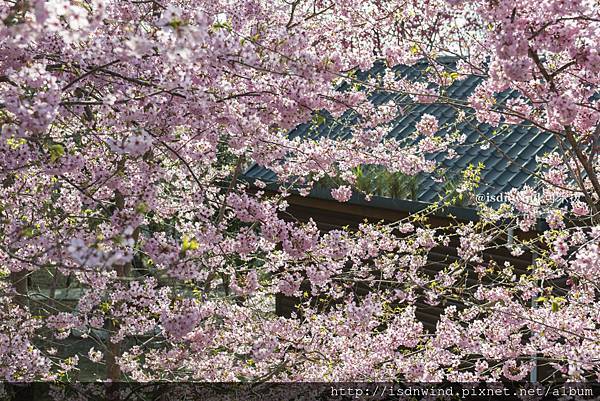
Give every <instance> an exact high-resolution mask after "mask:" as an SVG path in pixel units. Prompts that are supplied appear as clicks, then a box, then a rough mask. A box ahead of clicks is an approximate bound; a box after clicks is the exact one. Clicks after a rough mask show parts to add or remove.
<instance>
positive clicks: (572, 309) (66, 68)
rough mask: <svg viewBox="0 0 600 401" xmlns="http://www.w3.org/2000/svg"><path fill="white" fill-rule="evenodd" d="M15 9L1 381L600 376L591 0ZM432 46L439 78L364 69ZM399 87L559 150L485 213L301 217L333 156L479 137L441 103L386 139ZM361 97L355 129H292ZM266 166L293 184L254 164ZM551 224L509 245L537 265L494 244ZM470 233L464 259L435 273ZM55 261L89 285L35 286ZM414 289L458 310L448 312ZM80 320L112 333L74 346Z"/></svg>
mask: <svg viewBox="0 0 600 401" xmlns="http://www.w3.org/2000/svg"><path fill="white" fill-rule="evenodd" d="M0 17H1V19H2V23H1V24H0V43H1V48H2V52H1V53H0V124H1V127H2V128H1V136H0V150H1V151H0V194H1V196H0V216H1V217H0V268H1V272H2V277H3V279H2V286H1V287H0V293H1V294H0V305H1V306H0V315H2V320H1V323H0V327H2V330H1V331H0V374H1V377H2V378H3V380H7V381H23V380H34V379H38V380H76V379H77V377H78V376H77V372H78V364H79V363H81V361H82V360H86V361H88V362H89V363H91V364H96V365H98V366H102V369H105V372H106V374H105V379H109V380H112V381H118V380H121V379H124V378H127V379H128V380H135V381H153V380H173V381H179V380H193V381H238V380H243V381H320V380H324V379H325V380H331V381H342V380H412V381H442V380H448V381H492V380H500V379H503V380H523V379H526V378H527V377H528V375H529V374H530V372H531V370H532V369H533V367H534V365H535V364H538V365H541V364H543V365H544V366H546V367H547V368H549V369H551V370H552V373H553V374H554V375H555V376H554V377H555V378H561V379H569V380H576V381H578V380H584V379H590V378H592V379H596V380H597V379H598V378H599V377H600V360H599V359H598V355H600V345H599V344H600V314H599V313H598V311H599V310H600V300H599V294H598V290H599V288H598V282H600V250H599V238H600V226H599V217H598V216H599V212H600V181H599V178H598V174H599V172H600V161H599V158H598V156H597V153H598V151H599V147H598V146H599V143H600V142H599V140H600V138H599V136H600V122H599V120H600V104H599V97H598V83H599V80H600V54H599V49H598V43H599V42H600V7H598V4H597V3H596V2H594V1H593V0H570V1H565V0H548V1H544V2H534V1H529V0H476V1H457V0H452V1H450V0H447V1H442V0H432V1H416V0H397V1H396V0H394V1H377V0H360V1H355V0H310V1H305V0H294V1H283V0H281V1H279V0H278V1H261V0H244V1H237V0H230V1H225V0H211V1H202V0H196V1H190V0H178V1H174V0H148V1H116V0H83V1H69V0H51V1H42V0H30V1H22V0H15V1H5V2H3V3H2V5H1V6H0ZM445 56H452V57H453V58H454V59H455V60H456V62H455V64H454V67H452V68H451V69H450V70H449V69H448V65H446V64H443V63H442V62H441V61H440V58H442V57H445ZM423 60H425V61H427V63H428V67H427V69H426V77H425V78H426V80H424V81H418V82H415V81H411V80H408V79H402V78H399V77H397V76H395V75H394V73H393V71H392V70H391V69H389V70H388V72H386V73H385V74H384V75H382V76H379V77H371V78H369V79H367V80H360V79H358V78H357V75H356V71H357V70H358V69H360V70H363V71H365V70H368V69H369V68H370V67H372V66H373V65H374V64H375V63H381V62H383V63H385V64H386V65H387V66H389V67H392V66H395V65H398V64H407V65H413V64H415V63H417V62H421V61H423ZM470 75H477V76H481V77H482V78H484V79H483V80H482V83H481V84H480V85H479V86H478V87H477V88H476V89H475V91H474V93H473V94H472V95H471V97H470V98H469V100H468V102H465V101H463V100H461V99H453V98H452V97H450V96H448V95H447V92H446V90H445V89H446V88H447V87H448V86H449V85H451V84H452V82H454V81H455V80H460V79H464V78H466V77H467V76H470ZM340 88H344V89H340ZM381 90H385V91H389V92H394V93H401V94H403V95H406V99H407V102H412V103H433V102H437V103H443V104H449V105H452V106H453V107H455V108H456V109H457V111H458V112H459V113H463V114H462V115H464V116H466V117H465V118H470V116H471V117H473V118H475V119H476V121H477V122H480V123H487V124H490V125H492V126H497V127H499V128H501V127H502V126H506V125H509V124H523V123H527V124H530V125H533V126H535V127H538V128H539V129H540V130H541V131H546V132H548V133H550V134H551V135H553V136H554V138H555V139H556V141H557V143H558V146H557V149H556V151H555V152H554V153H552V154H548V155H546V156H544V157H543V158H541V159H540V160H538V168H537V169H536V170H535V171H532V172H530V173H531V174H532V175H534V176H535V177H536V179H537V181H538V184H539V185H538V186H536V187H535V188H533V187H524V188H519V189H515V190H514V191H512V192H511V193H510V194H508V201H507V202H505V204H504V205H502V206H501V207H500V208H496V209H492V208H490V207H487V206H485V205H479V206H480V207H479V209H480V220H479V221H478V222H473V223H469V224H458V223H457V224H456V225H453V226H451V227H446V228H432V227H431V226H429V225H428V220H427V219H428V216H429V215H430V213H432V212H433V210H434V209H436V208H439V207H443V204H441V203H440V204H434V205H432V207H431V208H429V209H427V210H426V211H424V212H423V213H419V214H416V215H413V216H411V217H410V218H408V219H405V220H402V221H398V222H393V223H389V224H388V223H386V224H376V223H365V224H362V225H360V227H358V229H356V230H350V229H348V230H333V231H329V232H323V231H320V230H319V229H318V227H317V225H316V224H315V223H314V222H313V221H309V222H298V221H290V220H289V219H284V215H285V211H286V209H287V208H288V203H287V202H286V197H287V196H288V195H289V194H290V193H291V192H293V191H301V193H307V192H308V190H310V188H311V187H312V186H313V185H314V184H315V183H316V182H318V180H319V179H322V178H323V177H332V178H333V179H334V180H335V182H337V183H338V184H337V185H335V186H334V187H333V188H332V191H331V195H332V197H333V198H334V199H336V200H337V201H339V202H345V201H347V200H348V199H350V197H351V196H352V194H353V193H356V192H357V191H358V190H357V188H356V186H355V185H354V182H353V179H354V178H353V175H352V174H351V171H352V169H354V168H356V167H357V166H361V165H377V166H380V167H382V168H384V169H386V170H387V171H390V172H401V173H402V174H405V175H408V176H414V175H416V174H429V173H432V172H434V171H436V168H437V166H436V164H435V162H434V161H432V158H431V157H428V156H431V155H436V154H440V153H443V154H445V155H446V157H448V158H452V157H454V152H453V147H454V146H455V145H457V144H459V143H461V141H462V140H464V139H463V138H462V137H461V135H460V133H457V134H456V133H454V132H452V131H442V128H443V124H441V123H440V122H439V121H437V119H436V118H435V117H434V116H432V115H426V116H423V118H422V119H421V120H420V121H419V122H418V124H417V130H418V132H417V135H420V137H421V139H420V141H419V142H418V144H417V145H411V146H409V145H406V144H405V143H402V142H400V141H397V140H391V139H389V138H387V133H388V132H389V129H390V121H392V120H393V119H394V118H395V117H396V116H397V115H398V113H402V112H403V109H402V105H400V104H396V103H394V102H390V103H386V104H383V105H381V106H374V105H373V104H372V103H371V102H370V101H369V95H370V94H371V93H374V92H376V91H381ZM506 92H511V93H514V94H515V96H512V97H508V98H507V97H499V96H498V94H500V93H506ZM347 110H353V112H355V113H356V115H357V116H358V118H357V121H355V123H354V124H353V125H352V134H353V135H352V138H351V139H348V140H337V139H330V138H322V139H320V140H316V141H315V140H311V139H309V138H300V137H294V138H292V137H290V136H288V132H289V130H290V129H292V128H293V127H295V126H296V125H298V124H300V123H305V122H311V121H312V122H313V123H314V124H319V123H320V118H319V116H321V114H320V113H321V112H322V111H326V112H327V113H329V115H330V116H331V118H333V119H339V118H340V117H341V116H342V115H343V113H344V112H345V111H347ZM443 132H450V133H443ZM481 143H486V144H487V145H488V146H493V145H494V138H486V137H483V136H482V138H481ZM251 163H258V164H259V165H261V166H264V167H267V168H269V169H271V170H272V171H274V172H275V173H276V174H277V177H278V180H279V190H278V191H277V193H276V194H273V193H272V192H269V191H265V190H264V189H262V188H261V186H263V183H261V182H257V183H255V184H254V186H253V187H250V185H249V184H248V183H247V182H245V181H244V180H242V179H241V175H242V173H243V171H244V169H245V168H247V167H248V166H249V165H250V164H251ZM465 177H467V178H468V179H466V180H465V182H464V183H463V185H462V187H461V188H459V190H460V191H463V192H465V191H469V190H470V189H472V187H473V185H476V184H477V171H471V170H470V171H466V172H465ZM557 199H563V200H564V199H566V201H561V202H557V201H556V200H557ZM539 219H543V220H545V221H546V222H547V224H548V226H549V228H548V229H547V230H545V231H543V232H542V233H540V234H539V235H538V234H535V233H534V234H532V235H531V236H529V237H527V239H524V237H523V238H522V237H519V236H516V237H515V239H514V242H513V243H512V244H510V245H506V246H509V248H510V251H511V252H513V253H514V254H519V253H520V252H523V251H524V250H527V251H530V252H534V253H535V254H536V255H537V258H536V260H535V261H534V262H532V266H531V268H530V269H529V270H528V271H527V272H525V273H524V274H520V275H517V273H516V272H515V268H514V266H513V265H512V264H511V262H509V261H506V263H504V265H498V264H495V265H494V264H493V263H492V262H491V261H490V260H489V259H488V258H486V256H485V250H486V249H490V248H495V247H498V246H499V245H498V238H499V233H507V232H508V231H509V230H513V229H516V230H519V231H520V232H531V231H532V230H533V228H534V225H535V224H536V223H537V221H538V220H539ZM457 238H459V239H460V241H459V247H458V254H459V260H458V261H456V262H454V263H452V264H450V265H448V266H447V267H445V268H443V269H441V270H440V271H439V272H437V273H436V275H435V276H434V277H432V276H431V275H428V274H427V273H426V272H424V271H423V269H422V267H423V266H424V265H425V264H426V263H427V260H428V255H429V253H430V251H431V250H432V249H433V248H434V247H436V246H439V245H443V244H448V243H449V241H451V240H453V239H457ZM502 246H505V245H502ZM41 273H43V274H46V275H51V276H52V277H69V280H71V281H72V282H74V283H76V285H77V286H78V287H80V288H81V289H82V293H81V296H80V297H79V299H78V300H77V301H76V302H75V304H72V305H71V304H68V303H64V302H60V301H59V300H57V299H56V298H55V297H54V296H53V293H54V287H53V289H52V290H51V291H50V293H49V294H46V295H44V296H40V294H37V295H36V291H35V288H34V287H33V286H30V288H28V285H27V282H28V280H31V277H32V276H33V277H35V275H36V274H41ZM473 274H475V275H476V282H475V283H473V282H472V280H468V277H471V276H472V275H473ZM303 283H306V285H304V284H303ZM490 283H492V284H490ZM33 284H35V281H34V282H33ZM357 284H361V285H363V286H366V287H367V288H368V291H367V292H366V295H361V296H358V295H355V291H354V289H355V288H356V285H357ZM278 293H282V294H286V295H289V296H295V297H298V299H300V301H299V303H300V305H299V306H298V311H297V313H296V314H295V316H293V317H292V318H284V317H280V316H276V315H275V314H274V313H273V311H272V307H271V306H270V303H271V302H272V299H273V296H274V294H278ZM34 295H35V296H34ZM452 301H459V302H460V307H457V306H456V305H455V304H453V303H452ZM418 302H426V303H429V304H431V305H438V306H441V307H442V309H443V312H442V314H441V317H440V320H439V323H438V324H437V326H436V328H435V330H434V331H431V330H427V329H426V328H424V326H423V324H422V323H421V322H420V321H419V319H417V316H416V305H417V303H418ZM75 334H77V335H78V336H83V337H84V338H87V339H88V340H89V341H90V344H94V346H93V347H90V349H89V350H86V351H85V352H83V353H76V354H72V355H62V354H61V353H58V354H57V353H56V349H55V347H54V346H53V344H55V343H57V342H58V343H60V342H61V341H68V338H69V336H72V335H75Z"/></svg>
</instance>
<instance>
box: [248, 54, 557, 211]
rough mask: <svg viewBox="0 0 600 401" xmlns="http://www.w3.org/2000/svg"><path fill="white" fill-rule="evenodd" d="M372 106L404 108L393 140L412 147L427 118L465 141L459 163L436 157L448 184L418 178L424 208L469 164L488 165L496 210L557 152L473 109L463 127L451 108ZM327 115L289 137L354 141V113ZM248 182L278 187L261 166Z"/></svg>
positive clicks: (457, 94)
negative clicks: (539, 162) (486, 120)
mask: <svg viewBox="0 0 600 401" xmlns="http://www.w3.org/2000/svg"><path fill="white" fill-rule="evenodd" d="M446 63H447V66H448V67H449V68H452V66H453V62H452V60H451V59H448V60H447V62H446ZM426 67H427V64H426V63H421V64H416V65H414V66H405V65H399V66H396V67H394V68H393V71H394V72H395V73H396V75H397V76H398V77H403V78H409V79H412V80H419V79H420V77H422V74H423V70H424V69H425V68H426ZM385 68H386V67H385V66H384V65H382V64H378V65H376V66H374V67H373V68H372V69H371V70H369V71H367V72H359V73H358V74H357V79H358V80H364V79H366V78H368V77H373V76H376V75H379V74H382V73H383V72H384V70H385ZM482 79H483V78H481V77H478V76H468V77H466V78H465V79H461V80H456V81H455V82H454V83H453V84H452V85H451V86H450V87H448V88H447V92H446V97H448V98H451V99H457V100H462V101H465V102H466V101H467V99H468V97H469V96H470V95H471V93H472V92H473V91H474V89H475V87H476V86H477V85H478V84H480V83H481V82H482ZM343 89H344V87H343V86H342V87H340V90H343ZM511 96H515V94H514V93H511V92H506V93H502V94H500V95H498V96H497V98H498V100H505V99H507V98H508V97H511ZM370 100H371V102H373V103H374V104H375V105H380V104H382V103H385V102H388V101H390V100H392V101H394V102H396V103H397V104H401V105H402V107H403V109H404V113H403V114H402V115H400V116H398V117H397V118H396V119H395V120H394V121H393V122H392V129H391V130H390V132H389V135H388V138H395V139H397V140H402V141H406V142H405V143H407V144H413V143H415V142H416V141H418V139H417V138H415V137H414V136H411V134H412V133H413V132H414V131H415V124H416V122H417V121H419V119H420V118H421V116H422V115H423V114H431V115H434V116H436V117H437V118H438V120H439V125H440V127H443V126H445V125H449V126H451V127H450V128H444V129H445V130H448V129H450V130H452V131H454V130H457V129H458V130H459V131H460V132H461V133H462V134H464V135H466V141H465V142H464V143H463V144H461V145H459V146H457V147H456V148H455V150H456V152H457V154H458V156H457V157H455V158H453V159H446V158H445V156H444V155H443V154H438V155H436V156H435V159H436V161H437V162H439V165H440V167H442V168H443V169H445V178H444V179H443V180H441V182H440V180H434V179H433V177H431V176H427V175H424V174H421V175H419V176H418V177H417V185H416V189H417V198H416V200H418V201H421V202H434V201H436V200H438V199H439V197H440V194H443V193H444V192H445V185H447V183H448V182H449V181H456V180H458V179H459V177H460V172H461V171H462V170H463V169H464V168H465V167H467V166H468V165H470V164H472V165H474V166H477V165H478V164H479V163H483V165H484V166H485V167H484V168H483V170H482V172H481V182H480V186H479V188H478V189H477V190H476V192H477V193H479V194H483V195H484V196H485V199H487V200H489V202H487V203H489V204H490V205H497V204H498V202H495V201H494V199H499V198H500V196H499V194H501V193H505V192H507V191H509V190H510V189H512V188H521V187H522V186H523V185H525V184H529V185H533V177H532V172H534V171H535V169H536V156H542V155H544V154H545V153H547V152H550V151H552V150H554V149H555V146H556V144H555V139H554V138H553V136H552V135H551V134H550V133H547V132H543V131H540V130H539V129H537V128H536V127H533V126H531V125H525V124H521V125H506V124H501V125H500V127H492V126H490V125H489V124H482V123H479V122H477V120H475V119H474V112H473V110H471V109H466V116H467V118H466V119H464V120H463V121H462V122H460V123H458V122H457V121H456V120H457V115H458V110H457V109H456V108H455V107H454V106H452V105H449V104H443V103H438V102H434V103H431V104H421V103H416V102H410V101H409V99H408V97H407V96H406V95H401V94H398V93H389V92H384V91H379V92H376V93H374V94H373V95H371V96H370ZM407 103H408V104H407ZM322 115H323V116H324V117H325V121H324V122H321V124H320V125H319V126H318V127H315V125H314V123H310V122H309V123H305V124H301V125H299V126H298V127H296V128H295V129H293V130H292V131H290V133H289V135H290V137H297V136H301V137H305V138H312V139H319V138H323V137H329V138H348V137H350V135H351V133H350V129H349V128H348V125H351V123H352V122H353V121H355V120H356V116H355V115H354V113H352V112H346V113H345V114H344V115H343V116H342V117H341V120H344V122H345V123H344V124H340V123H339V121H338V122H335V121H334V119H333V118H332V117H331V116H330V115H329V114H327V113H322ZM443 131H444V130H442V131H441V132H443ZM483 138H489V139H491V143H492V144H491V145H490V146H489V147H487V148H486V147H485V146H482V145H484V144H485V143H487V142H486V141H482V139H483ZM245 177H246V178H247V179H250V180H252V179H261V180H263V181H266V182H274V181H275V180H276V178H277V177H276V176H275V174H274V173H273V172H272V171H270V170H268V169H266V168H264V167H262V166H259V165H256V164H255V165H253V166H251V167H250V168H249V169H248V170H247V171H246V173H245Z"/></svg>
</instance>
